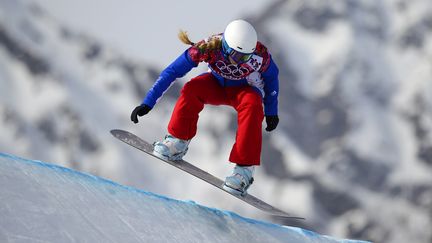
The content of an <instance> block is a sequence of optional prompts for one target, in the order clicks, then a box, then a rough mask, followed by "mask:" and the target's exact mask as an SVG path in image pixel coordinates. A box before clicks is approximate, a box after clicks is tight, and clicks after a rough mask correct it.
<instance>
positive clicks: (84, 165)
mask: <svg viewBox="0 0 432 243" xmlns="http://www.w3.org/2000/svg"><path fill="white" fill-rule="evenodd" d="M30 2H31V1H30ZM431 5H432V4H430V3H429V1H428V0H417V1H403V0H399V1H396V0H380V1H366V0H365V1H356V0H349V1H347V0H345V1H342V0H341V1H314V0H307V1H298V0H289V1H286V0H284V1H275V2H273V3H272V4H270V5H269V6H268V7H267V8H266V9H263V11H262V12H261V13H260V15H258V16H245V17H246V18H247V19H249V20H250V21H251V22H252V23H253V24H254V25H255V26H256V28H257V30H258V33H259V37H260V39H261V40H262V42H263V43H264V44H266V45H267V47H268V48H269V49H270V51H271V53H272V56H273V58H274V59H275V61H276V63H277V64H278V66H279V69H280V96H279V97H280V100H279V101H280V107H279V110H280V114H279V116H280V120H281V122H280V125H279V127H278V129H277V130H276V131H275V132H273V133H270V134H269V133H265V135H264V143H263V145H264V146H263V163H262V166H261V167H262V168H261V170H259V171H258V172H257V173H258V174H257V179H258V180H256V183H255V184H254V188H251V190H254V191H253V192H254V194H257V195H258V196H260V197H261V198H265V199H266V201H269V202H272V203H274V204H276V205H277V206H280V207H282V208H284V209H287V210H288V211H294V212H298V213H297V214H299V215H302V216H304V217H306V218H307V221H305V222H303V223H302V224H304V225H303V226H304V227H309V228H311V229H313V230H315V231H318V232H320V233H324V234H330V235H334V236H337V237H341V238H342V237H343V238H358V239H363V240H371V241H374V242H408V241H415V242H425V243H426V242H431V241H432V232H431V231H430V228H431V227H432V62H431V60H432V6H431ZM159 72H160V68H159V67H156V66H153V65H152V64H149V63H142V62H137V61H134V60H131V59H129V58H127V57H125V56H123V55H121V54H119V53H118V52H116V51H114V50H112V49H110V48H109V47H107V46H106V45H104V44H103V43H100V42H98V41H97V39H95V38H93V37H88V36H85V35H82V34H80V33H78V32H76V31H73V30H70V29H68V28H67V27H66V26H62V24H61V23H58V22H56V21H54V20H53V19H51V18H50V17H49V15H48V14H46V13H45V12H44V10H43V8H42V7H41V6H38V5H36V4H30V3H29V2H28V1H27V2H24V3H23V2H21V1H16V0H1V1H0V126H1V127H2V132H1V133H0V150H1V151H2V152H8V153H14V154H17V155H20V156H24V157H29V158H32V159H41V160H44V161H63V162H64V165H67V166H69V167H73V168H75V169H79V170H82V171H87V172H91V173H94V174H97V175H102V176H104V177H108V178H111V179H113V180H118V181H119V182H121V183H126V184H128V183H129V184H136V185H145V186H146V188H147V189H151V188H152V187H153V186H155V187H156V186H157V187H163V186H162V185H166V187H171V190H172V191H175V192H176V193H178V194H182V195H188V197H189V198H194V199H195V198H198V197H200V196H202V197H208V198H213V199H215V198H217V197H216V196H214V193H210V192H209V193H208V194H206V193H204V192H202V193H198V195H197V191H203V190H205V189H204V188H206V187H204V186H201V185H196V184H197V183H194V181H189V180H187V179H186V178H183V177H187V176H180V175H178V173H176V174H174V173H173V172H167V171H166V170H164V169H163V168H162V167H158V166H156V165H155V166H151V168H149V166H144V165H143V163H142V160H143V158H142V156H140V154H138V153H132V152H131V150H130V149H128V148H125V147H124V146H121V145H120V144H118V143H117V141H115V140H113V139H112V138H111V137H110V135H109V133H108V131H109V130H110V129H112V128H125V129H129V130H132V131H133V130H135V131H140V132H141V134H142V133H144V132H145V133H146V136H148V137H149V139H157V138H160V137H162V136H163V133H164V130H165V126H166V125H165V124H166V121H167V119H169V114H170V112H171V110H172V107H173V104H174V102H175V98H176V97H177V95H178V90H179V89H180V86H181V84H180V82H177V83H176V85H175V86H173V87H172V88H171V89H170V90H169V92H168V93H167V94H166V95H165V96H164V100H163V101H161V102H160V103H159V104H158V107H157V109H155V110H154V111H152V112H151V116H149V118H148V120H146V122H145V123H144V124H142V125H141V127H140V128H137V127H133V126H132V125H131V124H130V122H129V113H130V111H131V110H132V108H133V107H134V106H135V105H137V103H139V102H140V100H141V99H142V97H144V95H145V93H146V91H147V90H148V89H149V88H150V87H151V85H152V84H153V82H154V80H156V78H157V76H158V74H159ZM206 109H207V108H206ZM218 109H219V108H209V109H208V110H206V111H205V112H206V113H205V114H203V116H202V118H201V119H200V127H199V129H200V130H199V133H200V135H199V137H197V139H196V141H194V142H193V143H191V149H190V152H189V154H188V156H189V157H188V160H190V161H202V160H203V158H208V159H205V161H206V162H207V163H206V164H204V163H202V164H200V163H198V166H201V167H205V166H209V167H207V170H209V171H212V172H215V173H216V174H217V173H218V172H220V171H219V167H221V164H220V161H221V160H226V158H227V154H228V152H229V149H230V144H231V143H232V139H233V138H234V136H235V129H236V117H235V115H234V113H232V112H231V113H230V112H222V113H221V112H220V110H218ZM224 111H225V110H224ZM227 144H228V145H227ZM95 161H97V163H96V164H95ZM217 161H219V164H218V162H217ZM213 162H214V163H213ZM208 164H211V165H208ZM153 167H154V168H153ZM160 173H164V175H165V173H172V174H170V175H171V176H172V177H173V176H175V178H176V180H178V181H177V182H179V183H178V185H182V186H181V187H179V186H178V185H172V184H167V183H166V182H165V181H163V179H161V178H160V176H157V175H158V174H160ZM179 177H181V178H179ZM177 178H178V179H177ZM187 188H195V189H194V190H193V192H191V191H190V189H187ZM194 193H195V194H194ZM209 195H212V196H209ZM215 200H216V199H215ZM239 205H240V206H239ZM239 207H241V202H238V205H234V206H232V208H235V209H238V208H239ZM282 223H283V222H282ZM285 223H290V224H292V222H285Z"/></svg>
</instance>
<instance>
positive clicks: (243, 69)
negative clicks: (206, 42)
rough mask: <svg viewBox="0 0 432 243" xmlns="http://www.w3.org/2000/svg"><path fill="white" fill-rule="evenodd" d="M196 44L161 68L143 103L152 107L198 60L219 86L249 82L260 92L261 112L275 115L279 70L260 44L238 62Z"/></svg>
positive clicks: (216, 50) (214, 50) (217, 51)
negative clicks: (232, 62)
mask: <svg viewBox="0 0 432 243" xmlns="http://www.w3.org/2000/svg"><path fill="white" fill-rule="evenodd" d="M198 44H199V43H198ZM198 46H199V45H194V46H192V47H190V48H189V49H187V50H186V51H185V52H183V53H182V54H181V55H180V56H179V57H178V58H177V59H176V60H175V61H174V62H172V63H171V64H170V65H169V66H168V67H166V68H165V69H164V70H163V71H162V73H161V74H160V76H159V78H158V79H157V80H156V82H155V84H154V85H153V87H152V88H151V89H150V90H149V91H148V93H147V95H146V97H145V98H144V100H143V102H142V103H143V104H146V105H148V106H150V107H154V105H155V104H156V103H157V101H158V100H159V99H160V98H161V97H162V95H163V94H164V93H165V91H166V90H167V89H168V88H169V87H170V85H171V84H172V83H173V81H174V80H175V79H177V78H180V77H183V76H184V75H186V74H187V73H188V72H189V71H190V70H191V69H192V68H194V67H196V66H198V64H199V63H200V62H207V63H208V65H209V68H210V70H211V73H212V74H213V75H214V76H215V77H216V79H217V80H218V81H219V84H220V85H222V86H239V85H245V86H246V85H250V86H252V87H254V88H255V89H256V90H257V92H259V93H260V94H261V95H262V97H263V103H264V113H265V115H277V114H278V94H279V79H278V74H279V70H278V68H277V66H276V64H275V63H274V61H273V60H272V58H271V55H270V54H269V53H268V51H267V49H266V48H265V46H264V45H262V44H261V43H260V42H258V44H257V48H256V51H255V52H254V55H253V56H252V58H251V59H250V60H249V61H248V62H246V63H243V64H240V65H235V64H231V63H229V61H227V60H226V59H225V57H224V56H223V55H222V51H221V50H220V49H212V50H204V51H203V50H201V49H199V47H198Z"/></svg>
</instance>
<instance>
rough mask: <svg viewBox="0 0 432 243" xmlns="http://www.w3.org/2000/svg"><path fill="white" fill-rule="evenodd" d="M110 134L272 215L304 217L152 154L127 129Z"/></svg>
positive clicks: (150, 147)
mask: <svg viewBox="0 0 432 243" xmlns="http://www.w3.org/2000/svg"><path fill="white" fill-rule="evenodd" d="M111 134H112V135H113V136H114V137H116V138H117V139H119V140H120V141H122V142H124V143H126V144H128V145H130V146H132V147H134V148H137V149H139V150H141V151H143V152H145V153H147V154H149V155H151V156H153V157H155V158H157V159H159V160H162V161H163V162H165V163H167V164H170V165H172V166H174V167H177V168H179V169H181V170H183V171H185V172H187V173H189V174H191V175H193V176H195V177H197V178H199V179H201V180H203V181H205V182H207V183H209V184H211V185H213V186H215V187H217V188H219V189H221V190H222V191H224V192H226V193H229V194H231V195H233V196H234V197H237V198H238V199H240V200H242V201H244V202H246V203H248V204H249V205H251V206H254V207H255V208H257V209H260V210H262V211H264V212H266V213H268V214H271V215H274V216H278V217H283V218H288V219H304V218H302V217H295V216H292V215H291V214H288V213H286V212H284V211H282V210H280V209H278V208H275V207H273V206H271V205H270V204H268V203H266V202H264V201H262V200H260V199H258V198H256V197H254V196H252V195H250V194H246V195H243V196H242V195H238V194H235V193H233V192H230V191H227V190H225V189H224V188H223V187H224V182H223V181H222V180H221V179H219V178H217V177H215V176H213V175H212V174H210V173H208V172H206V171H204V170H202V169H200V168H198V167H196V166H194V165H192V164H190V163H189V162H187V161H185V160H175V161H171V160H168V159H165V158H161V157H159V156H157V155H155V154H153V145H152V144H150V143H148V142H146V141H144V140H143V139H141V138H139V137H138V136H136V135H134V134H132V133H130V132H128V131H124V130H119V129H115V130H111Z"/></svg>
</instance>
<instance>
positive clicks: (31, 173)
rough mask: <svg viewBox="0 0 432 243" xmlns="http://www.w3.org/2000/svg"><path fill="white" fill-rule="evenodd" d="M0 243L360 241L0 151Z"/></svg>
mask: <svg viewBox="0 0 432 243" xmlns="http://www.w3.org/2000/svg"><path fill="white" fill-rule="evenodd" d="M0 183H1V185H2V190H1V194H0V198H1V201H2V204H1V205H2V206H1V207H0V214H1V215H2V219H1V220H0V241H2V242H14V241H16V240H23V239H24V240H25V241H26V242H39V241H44V242H84V241H86V242H249V243H250V242H290V243H295V242H299V243H300V242H302V243H305V242H306V243H307V242H316V243H318V242H335V243H336V242H351V243H354V242H358V243H360V242H364V241H348V240H336V239H333V238H330V237H327V236H322V235H319V234H317V233H314V232H311V231H307V230H303V229H301V228H294V227H286V226H281V225H277V224H271V223H266V222H262V221H257V220H253V219H248V218H244V217H241V216H239V215H237V214H235V213H231V212H227V211H221V210H218V209H214V208H208V207H204V206H201V205H198V204H195V203H194V202H189V201H187V202H185V201H178V200H174V199H170V198H167V197H163V196H160V195H156V194H153V193H149V192H145V191H142V190H138V189H135V188H132V187H126V186H122V185H119V184H117V183H114V182H112V181H109V180H106V179H102V178H100V177H96V176H93V175H90V174H84V173H80V172H77V171H74V170H71V169H67V168H64V167H60V166H57V165H52V164H47V163H43V162H39V161H31V160H26V159H22V158H18V157H14V156H12V155H8V154H3V153H0Z"/></svg>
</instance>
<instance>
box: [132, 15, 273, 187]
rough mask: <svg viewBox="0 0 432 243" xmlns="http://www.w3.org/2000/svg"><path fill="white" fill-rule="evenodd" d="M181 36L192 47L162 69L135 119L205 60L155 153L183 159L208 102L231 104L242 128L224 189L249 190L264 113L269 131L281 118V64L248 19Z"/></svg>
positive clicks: (258, 153)
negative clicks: (201, 36) (204, 34)
mask: <svg viewBox="0 0 432 243" xmlns="http://www.w3.org/2000/svg"><path fill="white" fill-rule="evenodd" d="M179 39H180V40H181V41H182V42H183V43H185V44H188V45H190V47H189V48H188V49H187V50H186V51H185V52H184V53H182V54H181V55H180V56H179V57H178V58H177V59H176V60H175V61H174V62H173V63H171V64H170V65H169V66H168V67H167V68H165V70H163V71H162V73H161V74H160V76H159V78H158V79H157V80H156V82H155V83H154V85H153V87H152V88H151V89H150V90H149V91H148V93H147V95H146V97H145V98H144V100H143V102H142V103H141V105H139V106H137V107H136V108H135V109H134V110H133V111H132V114H131V120H132V121H133V122H134V123H138V116H143V115H146V114H147V113H148V112H149V111H150V110H151V109H152V108H153V107H154V105H155V104H156V102H157V101H158V99H159V98H161V96H162V95H163V93H164V92H165V91H166V90H167V89H168V88H169V86H170V85H171V83H172V82H173V81H174V80H175V79H176V78H179V77H183V76H184V75H185V74H186V73H188V72H189V71H190V70H191V69H192V68H194V67H197V66H198V64H199V63H200V62H206V63H207V64H208V67H209V71H208V72H206V73H203V74H201V75H199V76H197V77H195V78H192V79H191V80H190V81H189V82H187V83H186V84H185V85H184V86H183V88H182V90H181V94H180V97H179V98H178V100H177V103H176V105H175V107H174V111H173V113H172V116H171V119H170V122H169V124H168V134H167V135H166V136H165V139H164V140H163V141H161V142H156V143H155V146H154V154H155V155H157V156H162V157H164V158H167V159H169V160H179V159H182V157H183V156H184V155H185V154H186V152H187V150H188V146H189V143H190V141H191V139H192V138H193V137H194V136H195V135H196V131H197V122H198V114H199V113H200V112H201V110H202V109H203V108H204V105H205V104H211V105H229V106H232V107H233V108H234V109H235V110H236V111H237V114H238V118H237V122H238V128H237V129H238V130H237V134H236V141H235V144H234V145H233V148H232V150H231V154H230V157H229V161H230V162H232V163H234V164H235V166H234V170H233V173H232V175H230V176H228V177H226V179H225V182H224V189H226V190H228V191H230V192H233V193H237V194H242V195H244V194H245V193H246V190H247V189H248V188H249V186H250V185H251V184H252V182H253V174H254V170H255V166H259V165H260V157H261V145H262V121H263V119H264V117H265V120H266V124H267V127H266V131H269V132H270V131H273V130H274V129H275V128H276V126H277V125H278V123H279V117H278V107H277V106H278V93H279V80H278V72H279V71H278V68H277V66H276V64H275V63H274V61H273V60H272V58H271V55H270V53H269V52H268V50H267V48H266V47H265V46H264V45H263V44H261V43H260V42H258V40H257V33H256V31H255V29H254V27H253V26H252V25H251V24H250V23H248V22H246V21H244V20H234V21H232V22H230V23H229V24H228V25H227V27H226V29H225V31H224V32H223V33H221V34H216V35H213V36H210V37H209V38H207V39H205V40H201V41H199V42H197V43H193V42H192V41H191V40H190V39H189V37H188V36H187V33H186V32H184V31H181V32H180V33H179ZM263 104H264V105H263ZM263 106H264V107H263Z"/></svg>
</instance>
